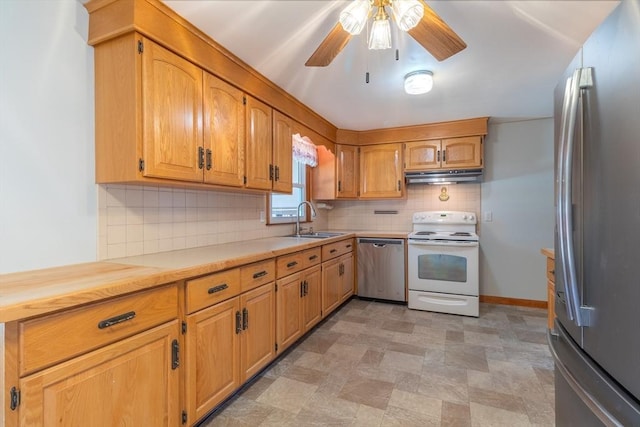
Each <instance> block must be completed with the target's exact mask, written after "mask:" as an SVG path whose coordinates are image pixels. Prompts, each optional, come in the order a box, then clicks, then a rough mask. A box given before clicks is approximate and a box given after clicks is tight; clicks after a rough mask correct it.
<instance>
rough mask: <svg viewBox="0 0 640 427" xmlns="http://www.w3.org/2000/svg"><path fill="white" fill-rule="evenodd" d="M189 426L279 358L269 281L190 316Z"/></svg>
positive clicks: (187, 354)
mask: <svg viewBox="0 0 640 427" xmlns="http://www.w3.org/2000/svg"><path fill="white" fill-rule="evenodd" d="M186 335H187V336H186V360H187V361H186V372H185V375H186V400H187V414H188V422H189V424H193V423H194V422H196V421H198V420H200V419H201V418H203V417H204V416H205V415H207V414H208V413H209V412H210V411H211V410H212V409H213V408H215V407H216V405H218V404H219V403H220V402H222V401H223V400H224V399H225V398H227V397H228V396H230V395H231V394H232V393H233V392H234V391H235V390H237V389H238V388H239V387H240V385H242V383H244V382H245V381H246V380H247V379H249V378H250V377H252V376H253V375H254V374H256V373H257V372H258V371H260V369H262V368H263V367H264V366H266V365H267V364H268V363H269V362H271V360H273V358H274V357H275V292H274V283H273V282H271V283H268V284H266V285H263V286H261V287H258V288H256V289H253V290H251V291H249V292H245V293H244V294H241V295H239V296H236V297H234V298H231V299H229V300H226V301H223V302H220V303H218V304H215V305H213V306H211V307H209V308H206V309H204V310H201V311H198V312H196V313H194V314H191V315H189V316H187V334H186Z"/></svg>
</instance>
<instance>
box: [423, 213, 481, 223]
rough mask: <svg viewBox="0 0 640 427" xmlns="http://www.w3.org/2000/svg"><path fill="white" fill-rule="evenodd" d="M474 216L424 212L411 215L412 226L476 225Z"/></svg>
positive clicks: (472, 214) (469, 214)
mask: <svg viewBox="0 0 640 427" xmlns="http://www.w3.org/2000/svg"><path fill="white" fill-rule="evenodd" d="M476 222H477V220H476V214H475V213H473V212H458V211H425V212H416V213H414V214H413V223H414V224H468V225H470V224H476Z"/></svg>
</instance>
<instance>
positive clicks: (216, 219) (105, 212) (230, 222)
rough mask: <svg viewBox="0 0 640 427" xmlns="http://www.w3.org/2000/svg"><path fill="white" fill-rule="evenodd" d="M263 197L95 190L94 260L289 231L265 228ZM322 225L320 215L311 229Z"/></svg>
mask: <svg viewBox="0 0 640 427" xmlns="http://www.w3.org/2000/svg"><path fill="white" fill-rule="evenodd" d="M265 198H266V196H265V195H264V194H244V193H232V192H221V191H210V190H186V189H180V188H166V187H156V186H144V187H143V186H137V185H120V184H118V185H115V184H104V185H99V186H98V259H99V260H105V259H111V258H120V257H124V256H135V255H142V254H150V253H156V252H164V251H170V250H176V249H186V248H193V247H198V246H207V245H215V244H219V243H228V242H236V241H241V240H250V239H257V238H262V237H272V236H284V235H287V234H290V233H292V232H293V226H292V225H291V224H286V225H270V226H267V225H266V224H265V222H264V221H261V219H260V217H261V213H262V214H263V215H264V212H265V209H266V199H265ZM320 223H324V225H323V227H324V228H326V219H325V220H324V221H323V218H322V215H319V218H318V219H317V220H316V221H314V224H313V225H314V227H316V229H318V227H319V224H320Z"/></svg>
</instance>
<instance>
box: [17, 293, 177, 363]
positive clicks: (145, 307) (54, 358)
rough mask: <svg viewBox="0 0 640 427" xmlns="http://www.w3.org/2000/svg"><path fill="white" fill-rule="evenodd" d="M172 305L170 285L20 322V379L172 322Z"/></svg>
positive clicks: (174, 296)
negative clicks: (57, 363)
mask: <svg viewBox="0 0 640 427" xmlns="http://www.w3.org/2000/svg"><path fill="white" fill-rule="evenodd" d="M177 301H178V290H177V287H176V286H175V285H171V286H164V287H162V288H159V289H153V290H149V291H144V292H138V293H135V294H132V295H127V296H123V297H119V298H115V299H112V300H109V301H103V302H98V303H94V304H91V305H88V306H85V307H82V308H77V309H73V310H68V311H65V312H62V313H58V314H52V315H49V316H45V317H40V318H37V319H32V320H26V321H23V322H20V324H19V347H20V356H19V362H20V375H24V374H27V373H31V372H34V371H36V370H38V369H41V368H44V367H46V366H50V365H52V364H54V363H56V362H59V361H63V360H66V359H70V358H71V357H74V356H76V355H79V354H82V353H86V352H88V351H90V350H94V349H96V348H99V347H102V346H104V345H106V344H110V343H112V342H115V341H118V340H120V339H123V338H126V337H129V336H131V335H134V334H136V333H138V332H141V331H144V330H146V329H149V328H151V327H153V326H156V325H160V324H162V323H165V322H168V321H170V320H172V319H175V318H176V317H177V316H178V302H177Z"/></svg>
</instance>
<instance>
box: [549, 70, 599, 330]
mask: <svg viewBox="0 0 640 427" xmlns="http://www.w3.org/2000/svg"><path fill="white" fill-rule="evenodd" d="M591 71H592V69H591V68H578V69H577V70H575V72H574V73H573V76H572V77H570V78H569V79H567V84H566V86H565V93H564V100H563V104H562V120H561V123H562V128H561V129H562V133H561V136H560V144H559V147H558V159H559V160H558V164H557V171H556V172H557V175H556V176H557V177H558V183H557V184H558V191H557V192H556V205H557V210H556V222H557V224H558V245H559V246H560V247H559V252H560V257H559V260H560V265H561V266H562V279H563V280H562V282H563V285H564V290H565V295H566V296H567V298H566V302H567V316H568V317H569V319H570V320H572V321H573V322H574V323H575V324H576V325H577V326H590V325H591V324H592V316H591V315H592V313H593V308H592V307H586V306H583V305H582V304H581V302H580V299H581V298H580V294H579V291H578V281H577V279H576V265H575V253H574V247H573V239H572V236H571V231H572V230H573V220H572V206H571V201H572V173H573V157H572V154H573V147H574V142H575V125H576V118H577V115H578V100H579V97H580V90H581V89H586V88H588V87H591V86H592V85H593V82H592V79H591Z"/></svg>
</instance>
